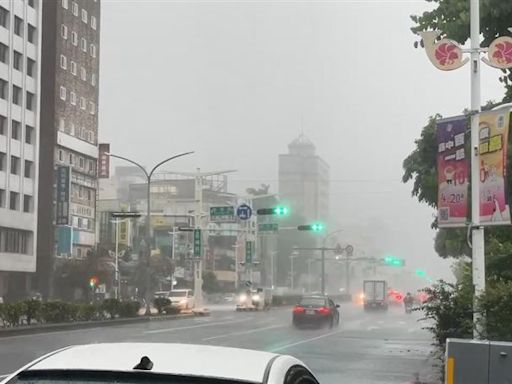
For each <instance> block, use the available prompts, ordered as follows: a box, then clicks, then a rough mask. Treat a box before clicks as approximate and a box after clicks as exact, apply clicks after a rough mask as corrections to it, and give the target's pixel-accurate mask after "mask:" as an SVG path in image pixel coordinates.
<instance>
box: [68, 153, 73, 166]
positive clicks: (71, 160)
mask: <svg viewBox="0 0 512 384" xmlns="http://www.w3.org/2000/svg"><path fill="white" fill-rule="evenodd" d="M69 164H70V165H73V154H72V153H70V154H69Z"/></svg>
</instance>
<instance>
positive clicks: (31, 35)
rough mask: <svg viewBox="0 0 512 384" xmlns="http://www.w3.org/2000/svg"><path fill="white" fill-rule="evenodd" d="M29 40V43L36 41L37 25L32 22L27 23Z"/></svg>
mask: <svg viewBox="0 0 512 384" xmlns="http://www.w3.org/2000/svg"><path fill="white" fill-rule="evenodd" d="M27 40H28V42H29V43H32V44H35V43H36V27H34V26H33V25H32V24H28V25H27Z"/></svg>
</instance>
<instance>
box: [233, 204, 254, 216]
mask: <svg viewBox="0 0 512 384" xmlns="http://www.w3.org/2000/svg"><path fill="white" fill-rule="evenodd" d="M236 215H237V216H238V218H239V219H240V220H249V219H250V218H251V216H252V208H251V207H249V206H248V205H247V204H241V205H240V206H238V208H237V209H236Z"/></svg>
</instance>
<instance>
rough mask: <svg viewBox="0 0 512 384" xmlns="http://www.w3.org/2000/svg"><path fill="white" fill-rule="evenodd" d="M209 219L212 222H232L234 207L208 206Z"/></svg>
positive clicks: (233, 219)
mask: <svg viewBox="0 0 512 384" xmlns="http://www.w3.org/2000/svg"><path fill="white" fill-rule="evenodd" d="M210 220H211V221H213V222H224V223H233V222H235V221H236V216H235V208H234V207H232V206H224V207H210Z"/></svg>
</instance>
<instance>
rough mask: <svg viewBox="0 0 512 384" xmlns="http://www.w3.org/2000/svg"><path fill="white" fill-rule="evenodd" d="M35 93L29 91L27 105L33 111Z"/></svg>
mask: <svg viewBox="0 0 512 384" xmlns="http://www.w3.org/2000/svg"><path fill="white" fill-rule="evenodd" d="M34 96H35V95H34V94H33V93H32V92H29V91H27V100H26V102H27V105H26V108H27V109H28V110H29V111H33V110H34Z"/></svg>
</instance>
